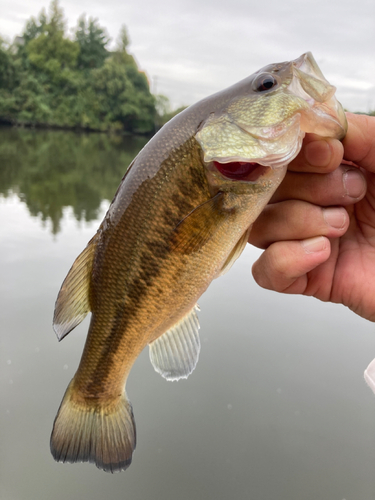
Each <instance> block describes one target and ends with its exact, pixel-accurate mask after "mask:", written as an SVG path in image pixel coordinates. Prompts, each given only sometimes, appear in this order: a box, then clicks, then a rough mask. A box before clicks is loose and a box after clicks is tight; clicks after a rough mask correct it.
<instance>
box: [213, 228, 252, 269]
mask: <svg viewBox="0 0 375 500" xmlns="http://www.w3.org/2000/svg"><path fill="white" fill-rule="evenodd" d="M250 229H251V227H249V229H246V231H245V232H244V233H243V235H242V236H241V238H240V239H239V240H238V241H237V243H236V245H235V246H234V248H233V250H232V251H231V253H230V254H229V255H228V258H227V260H226V261H225V262H224V265H223V267H222V268H221V272H220V276H222V275H223V274H225V273H227V272H228V271H229V269H230V268H231V267H232V266H233V264H234V263H235V262H236V260H237V259H238V257H239V256H240V255H241V253H242V252H243V251H244V249H245V247H246V243H247V242H248V239H249V234H250Z"/></svg>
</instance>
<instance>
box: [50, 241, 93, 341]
mask: <svg viewBox="0 0 375 500" xmlns="http://www.w3.org/2000/svg"><path fill="white" fill-rule="evenodd" d="M97 240H98V233H97V234H96V235H95V236H94V237H93V238H92V239H91V240H90V241H89V243H88V244H87V246H86V248H85V249H84V250H83V252H82V253H81V254H80V255H79V256H78V257H77V258H76V260H75V261H74V264H73V265H72V267H71V268H70V271H69V272H68V274H67V276H66V278H65V280H64V282H63V284H62V285H61V288H60V291H59V295H58V297H57V300H56V304H55V313H54V316H53V329H54V330H55V332H56V335H57V338H58V339H59V340H61V339H63V338H64V337H65V336H66V335H67V334H68V333H69V332H71V331H72V330H73V328H75V327H76V326H77V325H79V324H80V323H81V321H83V320H84V318H85V317H86V315H87V313H88V312H89V311H90V300H89V287H90V280H91V271H92V264H93V260H94V253H95V248H96V243H97Z"/></svg>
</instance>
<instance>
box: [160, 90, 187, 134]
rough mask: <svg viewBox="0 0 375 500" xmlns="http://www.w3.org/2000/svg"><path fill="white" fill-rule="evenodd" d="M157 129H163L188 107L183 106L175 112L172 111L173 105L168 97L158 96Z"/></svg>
mask: <svg viewBox="0 0 375 500" xmlns="http://www.w3.org/2000/svg"><path fill="white" fill-rule="evenodd" d="M155 107H156V113H157V116H156V127H157V128H161V127H162V126H163V125H165V124H166V123H167V122H168V121H169V120H171V119H172V118H173V117H174V116H176V115H178V113H181V111H183V110H184V109H186V106H181V107H179V108H177V109H175V110H172V108H171V104H170V102H169V99H168V97H166V96H165V95H162V94H159V95H157V96H156V104H155Z"/></svg>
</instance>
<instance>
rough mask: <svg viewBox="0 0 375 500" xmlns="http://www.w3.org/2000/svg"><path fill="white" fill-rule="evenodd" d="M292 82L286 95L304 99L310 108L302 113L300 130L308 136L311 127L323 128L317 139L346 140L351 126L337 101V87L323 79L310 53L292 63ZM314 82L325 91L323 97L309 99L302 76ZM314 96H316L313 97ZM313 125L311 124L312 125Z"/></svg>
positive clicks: (317, 96)
mask: <svg viewBox="0 0 375 500" xmlns="http://www.w3.org/2000/svg"><path fill="white" fill-rule="evenodd" d="M290 64H291V73H292V75H293V76H292V80H291V82H290V84H289V85H288V88H287V91H288V92H290V93H292V94H294V95H296V96H298V97H299V98H301V99H303V100H304V101H305V102H306V104H307V107H306V109H302V110H301V115H302V120H301V128H302V129H303V130H304V131H305V132H312V131H313V130H310V129H311V123H314V127H316V126H317V127H318V129H319V127H320V129H321V132H319V131H318V132H315V133H317V134H318V135H322V136H325V135H329V136H334V137H336V138H337V139H339V140H341V139H343V138H344V137H345V135H346V132H347V129H348V123H347V120H346V116H345V112H344V110H343V108H342V106H341V104H340V103H339V101H338V100H337V98H336V97H335V92H336V87H334V86H333V85H331V84H330V83H329V82H328V80H327V79H326V78H325V76H324V75H323V73H322V71H321V70H320V68H319V66H318V64H317V62H316V61H315V59H314V57H313V55H312V54H311V52H306V53H304V54H302V55H301V56H300V57H298V58H297V59H295V60H294V61H291V63H290ZM304 74H305V75H306V76H307V77H310V78H312V79H313V80H315V81H316V82H318V83H320V85H322V86H323V87H325V92H324V94H323V95H324V97H323V98H322V97H321V96H320V95H316V94H315V97H316V98H314V96H312V95H310V94H309V92H308V90H307V89H306V87H305V88H303V83H302V79H303V75H304ZM313 94H314V93H313ZM309 121H311V123H309Z"/></svg>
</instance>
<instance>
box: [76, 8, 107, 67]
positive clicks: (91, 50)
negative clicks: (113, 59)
mask: <svg viewBox="0 0 375 500" xmlns="http://www.w3.org/2000/svg"><path fill="white" fill-rule="evenodd" d="M76 41H77V43H78V45H79V54H78V62H77V64H78V67H79V68H81V69H91V68H100V67H101V66H103V64H104V60H105V59H106V57H107V56H108V51H107V49H106V45H107V44H108V42H109V38H108V36H107V35H106V33H105V30H104V29H103V28H101V27H100V26H99V25H98V20H97V19H92V18H91V17H90V18H89V21H88V22H86V16H85V15H82V16H81V17H80V18H79V19H78V27H77V30H76Z"/></svg>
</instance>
